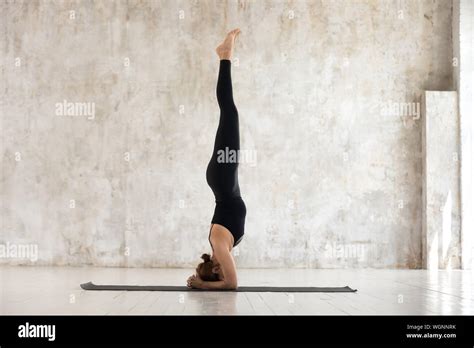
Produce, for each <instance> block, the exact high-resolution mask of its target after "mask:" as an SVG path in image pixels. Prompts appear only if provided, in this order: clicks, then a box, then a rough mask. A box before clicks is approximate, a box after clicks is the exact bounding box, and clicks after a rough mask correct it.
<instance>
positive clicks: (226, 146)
mask: <svg viewBox="0 0 474 348" xmlns="http://www.w3.org/2000/svg"><path fill="white" fill-rule="evenodd" d="M239 34H240V29H234V30H232V31H231V32H229V33H228V34H227V37H226V38H225V40H224V42H223V43H222V44H220V45H219V46H218V47H217V48H216V52H217V55H218V56H219V59H220V63H219V64H220V65H219V77H218V80H217V101H218V103H219V108H220V118H219V126H218V128H217V134H216V140H215V142H214V151H213V153H212V157H211V160H210V162H209V165H208V166H207V171H206V179H207V183H208V184H209V186H210V187H211V189H212V191H213V192H214V196H215V198H216V207H215V210H214V216H213V217H212V221H211V228H210V231H209V243H210V244H211V247H212V251H213V255H212V257H211V256H210V255H208V254H203V255H202V256H201V257H202V259H203V260H204V262H202V263H200V264H199V265H198V266H197V268H196V275H192V276H191V277H189V278H188V287H192V288H198V289H211V290H232V289H236V288H237V271H236V269H235V262H234V258H233V257H232V254H231V251H232V248H233V247H235V246H236V245H237V244H238V243H240V241H241V240H242V237H243V236H244V225H245V215H246V213H247V209H246V207H245V203H244V201H243V200H242V197H241V196H240V188H239V180H238V165H239V163H238V153H239V150H240V139H239V115H238V112H237V108H236V107H235V104H234V99H233V95H232V79H231V74H230V70H231V57H232V53H233V50H234V43H235V39H236V37H237V36H238V35H239Z"/></svg>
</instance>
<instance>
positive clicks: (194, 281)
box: [188, 275, 237, 290]
mask: <svg viewBox="0 0 474 348" xmlns="http://www.w3.org/2000/svg"><path fill="white" fill-rule="evenodd" d="M188 287H191V288H195V289H206V290H235V289H237V287H233V286H230V285H229V284H228V283H226V282H225V281H224V280H217V281H214V282H207V281H204V280H202V279H201V278H199V276H196V275H192V276H191V277H189V278H188Z"/></svg>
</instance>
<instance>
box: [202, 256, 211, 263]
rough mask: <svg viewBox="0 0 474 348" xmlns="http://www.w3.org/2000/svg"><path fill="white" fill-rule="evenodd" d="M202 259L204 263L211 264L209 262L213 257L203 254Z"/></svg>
mask: <svg viewBox="0 0 474 348" xmlns="http://www.w3.org/2000/svg"><path fill="white" fill-rule="evenodd" d="M201 259H203V260H204V262H209V261H211V255H209V254H202V255H201Z"/></svg>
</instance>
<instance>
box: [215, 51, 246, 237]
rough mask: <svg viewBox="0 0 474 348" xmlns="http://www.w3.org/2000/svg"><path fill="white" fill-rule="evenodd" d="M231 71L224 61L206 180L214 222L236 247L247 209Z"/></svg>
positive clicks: (227, 61) (220, 69) (221, 65)
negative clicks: (240, 172)
mask: <svg viewBox="0 0 474 348" xmlns="http://www.w3.org/2000/svg"><path fill="white" fill-rule="evenodd" d="M230 70H231V62H230V60H226V59H222V60H221V61H220V65H219V77H218V80H217V91H216V92H217V101H218V103H219V108H220V118H219V127H218V128H217V134H216V140H215V142H214V151H213V152H212V157H211V160H210V162H209V165H208V166H207V170H206V179H207V183H208V184H209V186H210V187H211V189H212V191H213V192H214V196H215V198H216V207H215V209H214V216H213V217H212V221H211V223H213V224H219V225H222V226H224V227H226V228H227V229H228V230H229V231H230V233H232V235H233V236H234V246H236V245H237V244H238V243H239V242H240V241H241V240H242V237H243V236H244V226H245V216H246V214H247V209H246V207H245V203H244V201H243V199H242V197H241V195H240V187H239V176H238V167H239V162H238V157H239V156H238V153H239V150H240V137H239V114H238V112H237V108H236V106H235V104H234V98H233V94H232V79H231V74H230ZM211 245H212V244H211Z"/></svg>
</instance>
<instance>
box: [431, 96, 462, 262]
mask: <svg viewBox="0 0 474 348" xmlns="http://www.w3.org/2000/svg"><path fill="white" fill-rule="evenodd" d="M457 98H458V95H457V92H438V91H426V92H425V94H424V96H423V100H422V110H423V111H422V115H423V118H422V120H423V125H422V142H423V146H422V147H423V149H424V152H423V158H424V163H423V204H424V205H425V208H424V209H423V220H422V236H423V237H422V245H423V246H422V248H423V253H422V264H423V268H427V269H438V268H440V269H452V268H460V267H461V253H460V252H461V233H460V229H461V209H460V189H459V162H460V161H459V153H460V151H459V145H460V141H459V117H458V101H457Z"/></svg>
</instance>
